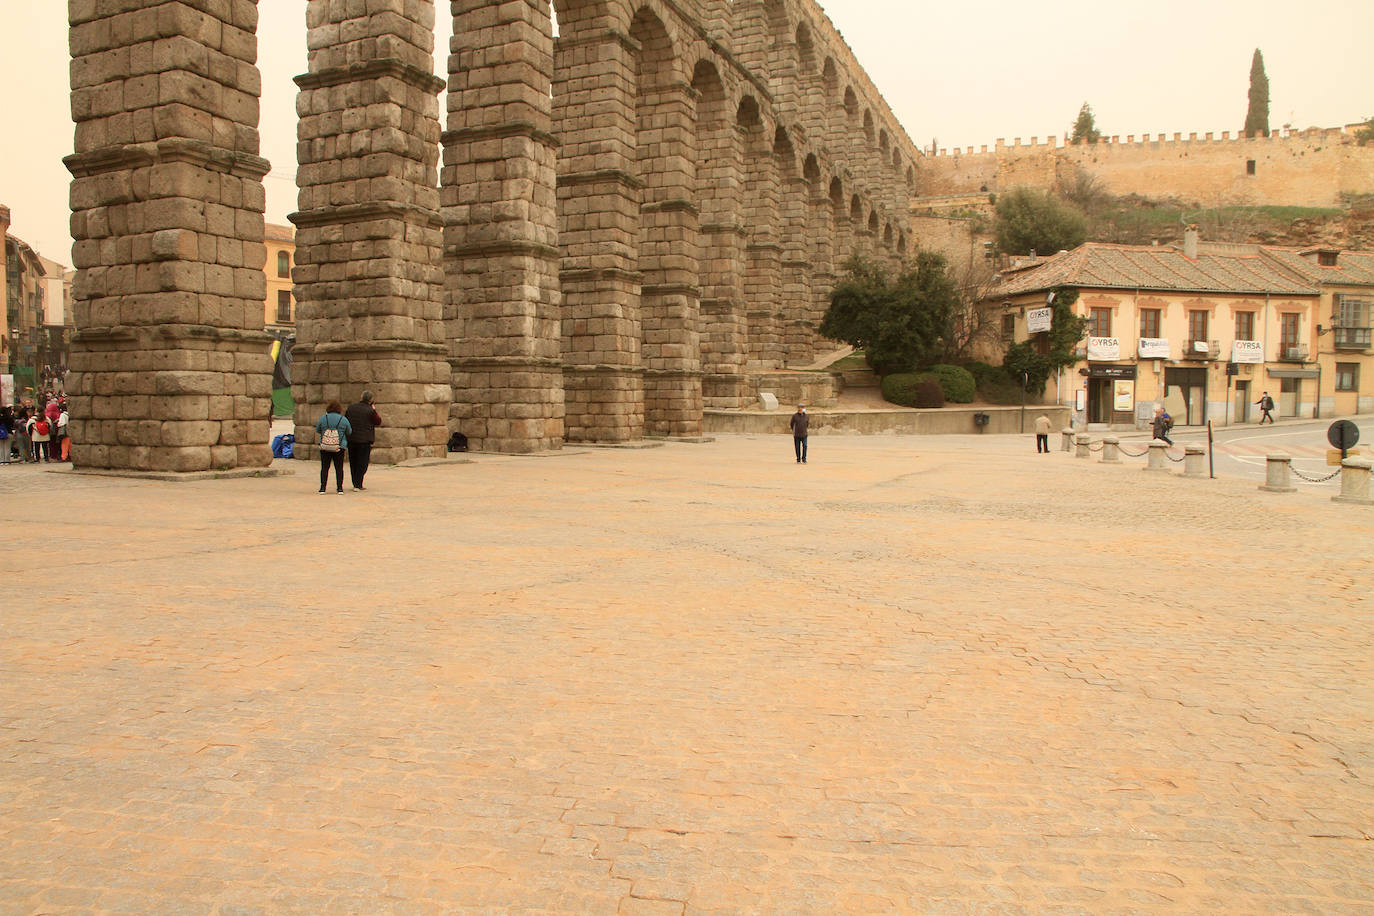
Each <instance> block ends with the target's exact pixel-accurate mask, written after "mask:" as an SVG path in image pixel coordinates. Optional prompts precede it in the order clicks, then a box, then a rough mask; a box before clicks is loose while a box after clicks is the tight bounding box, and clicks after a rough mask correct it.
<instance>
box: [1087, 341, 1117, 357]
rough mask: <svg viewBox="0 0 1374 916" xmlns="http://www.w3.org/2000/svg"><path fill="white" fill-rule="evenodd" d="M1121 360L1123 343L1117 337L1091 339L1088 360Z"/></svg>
mask: <svg viewBox="0 0 1374 916" xmlns="http://www.w3.org/2000/svg"><path fill="white" fill-rule="evenodd" d="M1120 358H1121V341H1120V340H1119V339H1118V338H1115V337H1089V338H1088V359H1090V360H1094V359H1096V360H1113V359H1120Z"/></svg>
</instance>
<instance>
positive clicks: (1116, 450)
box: [1102, 436, 1121, 464]
mask: <svg viewBox="0 0 1374 916" xmlns="http://www.w3.org/2000/svg"><path fill="white" fill-rule="evenodd" d="M1102 463H1103V464H1120V463H1121V440H1120V439H1118V438H1117V437H1116V436H1108V437H1107V438H1105V439H1103V440H1102Z"/></svg>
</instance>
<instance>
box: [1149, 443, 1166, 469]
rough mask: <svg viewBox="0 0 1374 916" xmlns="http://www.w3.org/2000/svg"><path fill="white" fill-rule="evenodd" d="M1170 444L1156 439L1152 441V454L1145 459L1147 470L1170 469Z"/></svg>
mask: <svg viewBox="0 0 1374 916" xmlns="http://www.w3.org/2000/svg"><path fill="white" fill-rule="evenodd" d="M1168 449H1169V444H1168V443H1167V442H1161V441H1160V440H1158V439H1155V440H1154V441H1153V442H1151V443H1150V455H1149V457H1148V458H1146V459H1145V470H1147V471H1166V472H1167V471H1168V470H1169V465H1168V464H1167V462H1168V460H1169V456H1168Z"/></svg>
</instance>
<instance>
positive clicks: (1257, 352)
mask: <svg viewBox="0 0 1374 916" xmlns="http://www.w3.org/2000/svg"><path fill="white" fill-rule="evenodd" d="M1231 362H1233V363H1262V362H1264V344H1262V343H1260V342H1259V341H1258V340H1233V341H1232V342H1231Z"/></svg>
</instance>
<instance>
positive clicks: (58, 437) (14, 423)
mask: <svg viewBox="0 0 1374 916" xmlns="http://www.w3.org/2000/svg"><path fill="white" fill-rule="evenodd" d="M40 404H41V406H35V405H33V404H32V403H28V402H21V403H19V404H15V405H13V406H10V405H6V406H4V407H0V464H10V463H11V462H15V461H17V462H21V463H29V462H53V461H70V460H71V439H70V438H69V437H68V436H67V399H66V397H65V396H57V397H53V398H51V399H49V398H47V397H43V398H42V399H41V400H40Z"/></svg>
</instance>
